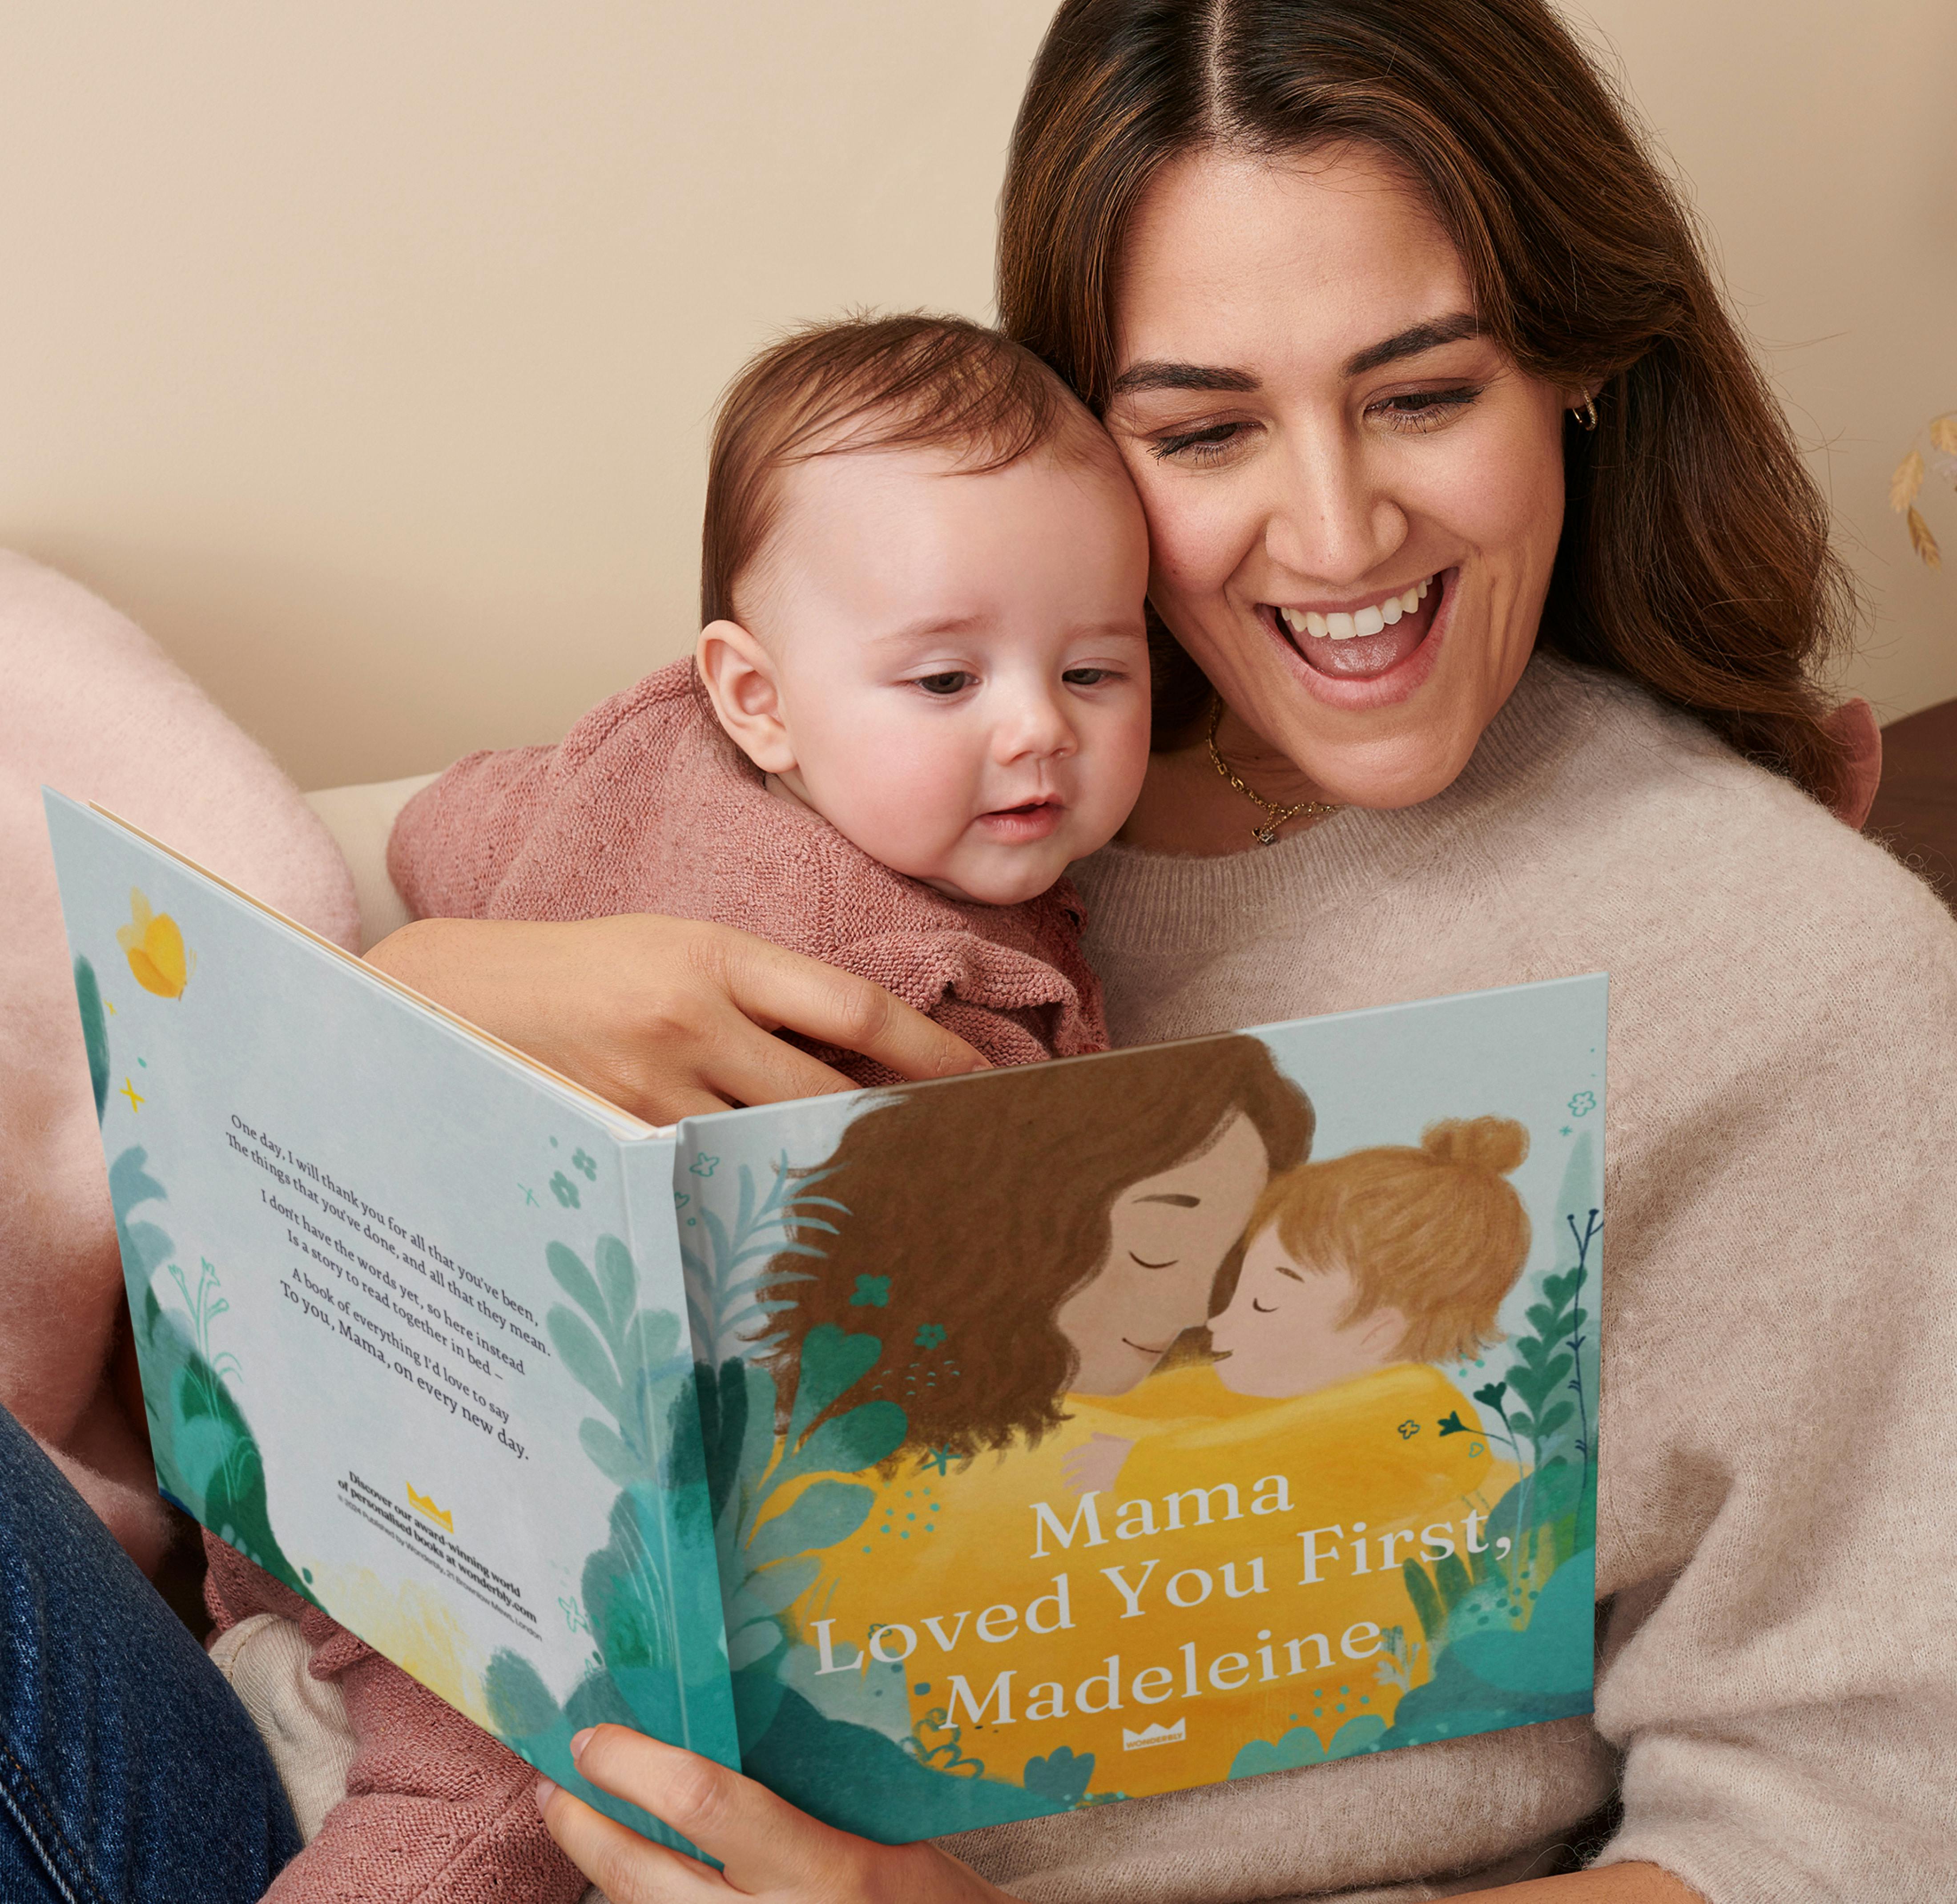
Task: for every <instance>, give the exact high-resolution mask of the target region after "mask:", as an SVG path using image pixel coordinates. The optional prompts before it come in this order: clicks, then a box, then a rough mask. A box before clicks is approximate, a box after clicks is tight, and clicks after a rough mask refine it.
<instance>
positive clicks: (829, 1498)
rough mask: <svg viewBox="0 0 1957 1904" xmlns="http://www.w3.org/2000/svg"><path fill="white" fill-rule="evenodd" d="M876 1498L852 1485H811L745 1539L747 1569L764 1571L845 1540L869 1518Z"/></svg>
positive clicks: (834, 1482)
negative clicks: (767, 1566)
mask: <svg viewBox="0 0 1957 1904" xmlns="http://www.w3.org/2000/svg"><path fill="white" fill-rule="evenodd" d="M876 1498H877V1497H876V1493H875V1491H874V1489H872V1488H865V1487H859V1486H858V1485H856V1484H855V1482H848V1481H817V1482H812V1483H811V1485H809V1486H808V1488H805V1490H804V1491H802V1492H801V1494H798V1495H797V1496H796V1497H795V1499H794V1500H793V1501H791V1502H790V1503H789V1505H788V1506H787V1507H785V1508H783V1509H782V1511H781V1512H780V1513H778V1514H776V1515H774V1516H773V1517H772V1518H771V1519H770V1520H764V1521H763V1522H762V1523H761V1524H760V1526H759V1527H757V1529H755V1530H754V1533H753V1534H752V1535H751V1536H750V1537H749V1539H748V1565H749V1566H751V1567H765V1566H766V1565H767V1564H768V1563H769V1562H770V1561H779V1560H786V1559H789V1558H791V1557H792V1556H793V1555H798V1554H809V1553H814V1552H815V1551H817V1550H818V1549H820V1548H825V1547H833V1546H834V1545H836V1542H838V1541H839V1540H847V1539H849V1536H851V1535H852V1534H853V1533H854V1532H855V1531H856V1530H857V1529H858V1528H859V1527H860V1526H862V1524H863V1523H864V1522H865V1520H868V1518H869V1517H870V1510H871V1507H873V1506H874V1504H875V1502H876Z"/></svg>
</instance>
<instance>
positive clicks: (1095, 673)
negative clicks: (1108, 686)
mask: <svg viewBox="0 0 1957 1904" xmlns="http://www.w3.org/2000/svg"><path fill="white" fill-rule="evenodd" d="M1113 679H1114V669H1112V668H1070V669H1067V672H1065V673H1064V674H1063V675H1061V680H1062V681H1064V682H1066V683H1067V685H1068V686H1069V687H1070V688H1098V687H1099V686H1100V685H1101V684H1102V682H1104V681H1112V680H1113Z"/></svg>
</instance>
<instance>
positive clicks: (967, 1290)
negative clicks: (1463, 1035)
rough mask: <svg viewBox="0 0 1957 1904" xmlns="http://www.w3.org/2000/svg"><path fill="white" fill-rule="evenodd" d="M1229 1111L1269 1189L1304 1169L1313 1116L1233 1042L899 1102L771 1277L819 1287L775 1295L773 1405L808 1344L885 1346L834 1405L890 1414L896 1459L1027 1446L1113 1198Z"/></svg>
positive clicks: (834, 1177)
mask: <svg viewBox="0 0 1957 1904" xmlns="http://www.w3.org/2000/svg"><path fill="white" fill-rule="evenodd" d="M1237 1112H1242V1113H1243V1114H1244V1115H1245V1116H1247V1117H1248V1118H1250V1121H1251V1123H1252V1124H1254V1126H1255V1127H1256V1128H1257V1132H1258V1134H1259V1135H1260V1136H1261V1137H1262V1138H1263V1143H1264V1150H1265V1152H1266V1155H1267V1156H1269V1159H1270V1165H1271V1168H1272V1169H1273V1171H1282V1170H1288V1169H1291V1167H1292V1166H1293V1165H1295V1164H1298V1163H1300V1162H1303V1161H1304V1159H1305V1158H1306V1157H1307V1156H1308V1155H1309V1154H1310V1149H1311V1134H1312V1128H1313V1123H1314V1118H1313V1112H1312V1109H1311V1104H1310V1100H1309V1099H1307V1097H1306V1096H1305V1095H1304V1092H1302V1091H1301V1090H1299V1089H1298V1086H1296V1085H1295V1084H1294V1083H1292V1082H1291V1080H1289V1079H1288V1078H1287V1077H1285V1076H1284V1074H1282V1072H1281V1071H1279V1069H1278V1067H1277V1065H1276V1063H1275V1062H1274V1061H1273V1058H1272V1057H1271V1054H1270V1052H1269V1048H1268V1047H1267V1046H1266V1045H1264V1044H1263V1042H1261V1041H1260V1040H1259V1039H1255V1038H1251V1037H1248V1036H1241V1035H1234V1034H1233V1035H1231V1036H1227V1037H1222V1038H1206V1039H1193V1040H1191V1041H1190V1042H1187V1043H1183V1044H1178V1045H1152V1046H1150V1047H1149V1048H1146V1049H1143V1050H1140V1051H1133V1052H1113V1053H1110V1054H1108V1055H1105V1056H1102V1057H1099V1058H1073V1059H1063V1060H1061V1061H1057V1062H1054V1063H1051V1064H1037V1065H1029V1066H1027V1067H1023V1068H1021V1069H1016V1070H1011V1071H995V1072H992V1073H991V1074H982V1075H981V1076H979V1077H975V1078H961V1079H960V1080H957V1081H956V1083H953V1084H944V1083H933V1084H922V1085H913V1086H907V1087H904V1088H902V1089H899V1090H896V1091H895V1092H893V1093H891V1094H890V1096H889V1097H888V1098H887V1099H885V1100H884V1102H881V1103H879V1104H877V1105H874V1107H873V1108H872V1109H869V1110H868V1111H865V1112H864V1113H863V1114H862V1116H860V1117H858V1118H856V1120H855V1121H854V1122H853V1123H852V1124H850V1125H849V1128H847V1129H846V1131H844V1132H843V1137H842V1139H841V1140H840V1141H839V1143H838V1144H837V1145H836V1150H835V1152H834V1153H833V1155H832V1156H830V1159H828V1162H827V1165H824V1170H825V1172H827V1173H830V1174H826V1175H824V1177H823V1178H822V1181H821V1182H820V1194H822V1195H824V1196H825V1197H834V1198H835V1199H836V1200H837V1201H838V1202H839V1203H843V1204H844V1205H846V1207H847V1210H846V1213H837V1212H836V1211H833V1210H827V1211H824V1212H823V1213H822V1214H823V1215H824V1217H826V1218H827V1219H829V1220H830V1221H832V1222H833V1224H834V1226H835V1229H836V1234H835V1235H828V1234H826V1233H824V1232H821V1231H820V1230H817V1229H813V1228H811V1229H807V1230H806V1231H805V1232H798V1234H797V1235H796V1237H795V1241H797V1242H798V1243H799V1244H802V1245H810V1246H812V1247H814V1248H817V1249H819V1250H820V1251H821V1252H822V1254H821V1256H820V1258H819V1259H818V1258H817V1257H808V1256H801V1255H784V1256H781V1257H776V1259H775V1261H774V1264H773V1266H772V1267H773V1268H774V1269H776V1270H784V1271H787V1272H789V1273H796V1274H802V1275H811V1276H812V1279H811V1280H810V1281H808V1282H806V1283H782V1285H781V1286H780V1288H779V1291H778V1293H779V1294H781V1295H792V1296H793V1297H794V1298H795V1301H796V1306H795V1308H793V1309H791V1310H788V1311H784V1312H783V1313H782V1314H779V1315H778V1316H776V1317H775V1318H774V1320H775V1321H776V1324H778V1325H779V1326H780V1327H782V1328H784V1329H785V1330H786V1333H787V1336H788V1341H787V1343H786V1345H785V1346H784V1347H783V1348H782V1349H781V1350H780V1352H779V1353H778V1355H776V1358H775V1359H774V1362H773V1366H774V1370H775V1374H776V1381H777V1382H778V1383H779V1384H780V1386H781V1389H782V1396H781V1406H782V1408H783V1409H784V1410H786V1409H787V1408H788V1406H789V1403H790V1400H791V1396H792V1386H793V1383H794V1380H795V1366H796V1362H797V1358H798V1355H799V1352H800V1349H801V1343H802V1340H803V1338H804V1337H805V1336H807V1334H808V1332H809V1331H810V1330H811V1329H814V1328H815V1327H818V1326H819V1325H820V1324H824V1323H828V1324H833V1325H835V1326H836V1327H838V1328H840V1329H843V1330H846V1331H848V1332H849V1333H852V1334H865V1333H868V1334H874V1335H875V1336H877V1337H878V1338H879V1339H880V1341H881V1342H882V1343H883V1345H884V1353H883V1356H882V1358H881V1360H880V1362H879V1363H878V1365H877V1368H875V1369H874V1370H873V1371H871V1376H870V1377H869V1378H868V1381H866V1383H865V1384H863V1385H862V1387H859V1388H858V1389H854V1390H851V1391H850V1393H849V1394H848V1395H846V1396H844V1397H843V1402H842V1403H841V1406H850V1405H852V1404H853V1403H857V1402H860V1401H863V1400H869V1399H872V1398H873V1397H874V1398H881V1399H886V1400H891V1401H895V1402H898V1403H901V1404H902V1405H903V1408H904V1409H905V1412H906V1417H907V1419H908V1420H909V1434H908V1436H907V1437H906V1442H905V1446H906V1447H908V1448H915V1449H937V1448H944V1449H947V1450H950V1453H953V1455H956V1456H969V1455H972V1454H975V1453H979V1452H980V1451H981V1450H984V1449H988V1448H1003V1447H1006V1446H1007V1444H1010V1442H1012V1441H1014V1440H1015V1439H1016V1438H1018V1437H1025V1438H1026V1439H1027V1440H1029V1441H1030V1440H1036V1439H1038V1437H1040V1436H1041V1435H1042V1434H1045V1433H1046V1432H1047V1431H1048V1430H1049V1429H1051V1428H1054V1426H1055V1425H1058V1422H1060V1421H1061V1419H1063V1417H1062V1413H1061V1400H1062V1398H1063V1397H1064V1396H1065V1394H1066V1393H1067V1389H1068V1388H1069V1387H1070V1385H1071V1384H1072V1381H1073V1372H1074V1368H1075V1362H1076V1357H1075V1355H1074V1352H1073V1349H1072V1347H1071V1346H1070V1345H1069V1343H1067V1339H1066V1338H1065V1337H1064V1336H1063V1335H1062V1334H1061V1332H1060V1330H1059V1327H1058V1324H1056V1322H1055V1320H1054V1316H1055V1313H1056V1311H1058V1309H1059V1308H1060V1306H1061V1303H1062V1302H1063V1301H1064V1300H1065V1299H1066V1298H1067V1296H1068V1295H1070V1294H1071V1293H1072V1292H1073V1291H1074V1290H1075V1289H1077V1288H1079V1287H1080V1285H1081V1284H1083V1283H1085V1282H1086V1281H1087V1280H1088V1279H1089V1278H1090V1277H1091V1276H1093V1275H1095V1273H1097V1272H1098V1271H1099V1269H1100V1268H1101V1267H1102V1263H1103V1261H1104V1260H1105V1257H1106V1256H1107V1254H1108V1250H1109V1248H1111V1244H1112V1235H1111V1229H1110V1226H1109V1221H1108V1217H1109V1212H1110V1211H1111V1210H1112V1208H1113V1207H1114V1201H1115V1200H1116V1198H1117V1197H1119V1196H1120V1195H1121V1192H1122V1191H1124V1190H1126V1189H1127V1188H1128V1187H1129V1186H1130V1184H1136V1183H1139V1182H1140V1181H1142V1180H1143V1178H1147V1177H1153V1176H1157V1175H1160V1174H1161V1173H1162V1172H1163V1171H1165V1170H1167V1169H1170V1168H1171V1167H1172V1166H1173V1165H1176V1164H1178V1163H1181V1162H1185V1161H1187V1159H1190V1158H1192V1157H1195V1156H1200V1155H1201V1154H1202V1153H1203V1152H1204V1151H1205V1150H1207V1149H1208V1148H1209V1145H1210V1144H1211V1143H1212V1141H1214V1140H1215V1139H1216V1137H1217V1136H1218V1135H1219V1133H1220V1132H1221V1131H1222V1128H1223V1127H1224V1125H1225V1123H1226V1122H1227V1121H1228V1120H1229V1119H1230V1118H1231V1117H1232V1116H1233V1115H1235V1113H1237ZM1236 1266H1237V1257H1236V1256H1235V1255H1233V1256H1232V1257H1231V1258H1230V1259H1228V1260H1226V1262H1225V1265H1224V1270H1223V1273H1222V1275H1220V1276H1219V1283H1221V1282H1224V1281H1225V1280H1229V1281H1234V1279H1235V1271H1236Z"/></svg>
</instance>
